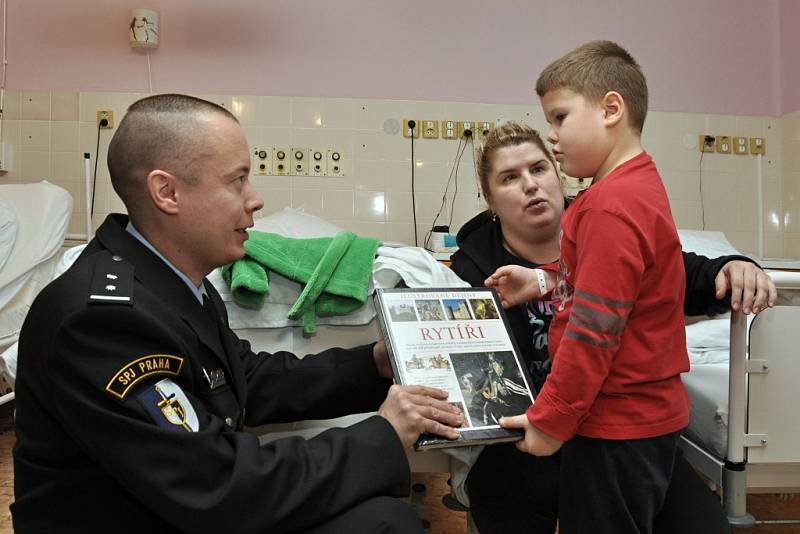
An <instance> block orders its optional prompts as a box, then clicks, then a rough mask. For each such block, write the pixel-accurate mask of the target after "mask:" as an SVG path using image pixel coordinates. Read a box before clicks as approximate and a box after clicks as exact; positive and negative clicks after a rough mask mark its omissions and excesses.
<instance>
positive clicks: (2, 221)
mask: <svg viewBox="0 0 800 534" xmlns="http://www.w3.org/2000/svg"><path fill="white" fill-rule="evenodd" d="M18 227H19V225H18V222H17V214H16V213H15V212H14V210H13V209H12V208H11V206H10V205H9V204H8V203H7V202H5V201H3V200H2V199H0V269H2V268H3V265H5V263H6V261H7V260H8V258H10V257H11V251H13V250H14V243H16V241H17V231H18Z"/></svg>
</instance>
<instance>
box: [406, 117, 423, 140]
mask: <svg viewBox="0 0 800 534" xmlns="http://www.w3.org/2000/svg"><path fill="white" fill-rule="evenodd" d="M409 121H414V129H413V130H412V129H411V126H410V125H409V124H408V122H409ZM419 130H420V127H419V121H418V120H416V119H403V137H411V135H412V134H413V135H414V139H419Z"/></svg>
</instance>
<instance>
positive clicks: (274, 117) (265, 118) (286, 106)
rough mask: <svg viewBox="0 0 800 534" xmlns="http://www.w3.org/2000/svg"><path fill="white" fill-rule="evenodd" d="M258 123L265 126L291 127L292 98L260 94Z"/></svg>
mask: <svg viewBox="0 0 800 534" xmlns="http://www.w3.org/2000/svg"><path fill="white" fill-rule="evenodd" d="M259 124H261V125H262V126H264V127H267V128H291V126H292V99H291V98H289V97H285V96H262V97H261V119H260V120H259Z"/></svg>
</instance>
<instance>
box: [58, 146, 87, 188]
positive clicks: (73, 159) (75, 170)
mask: <svg viewBox="0 0 800 534" xmlns="http://www.w3.org/2000/svg"><path fill="white" fill-rule="evenodd" d="M82 163H83V156H82V155H81V154H80V153H79V152H78V151H77V150H76V151H73V152H51V153H50V178H51V180H52V181H53V182H54V183H57V184H59V185H61V184H62V183H65V182H77V181H82V180H83V167H82Z"/></svg>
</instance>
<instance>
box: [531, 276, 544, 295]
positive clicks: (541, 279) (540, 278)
mask: <svg viewBox="0 0 800 534" xmlns="http://www.w3.org/2000/svg"><path fill="white" fill-rule="evenodd" d="M533 272H535V273H536V280H537V281H538V282H539V295H540V296H541V295H544V294H545V293H547V279H546V278H545V277H544V271H543V270H542V269H534V270H533Z"/></svg>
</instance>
